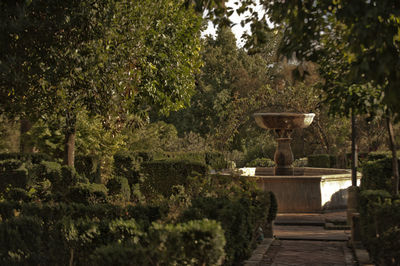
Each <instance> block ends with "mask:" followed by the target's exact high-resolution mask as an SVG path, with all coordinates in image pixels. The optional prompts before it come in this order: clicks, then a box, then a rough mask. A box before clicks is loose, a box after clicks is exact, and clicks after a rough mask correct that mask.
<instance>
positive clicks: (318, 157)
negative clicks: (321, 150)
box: [307, 154, 331, 168]
mask: <svg viewBox="0 0 400 266" xmlns="http://www.w3.org/2000/svg"><path fill="white" fill-rule="evenodd" d="M307 159H308V166H309V167H318V168H331V156H330V155H329V154H313V155H308V156H307Z"/></svg>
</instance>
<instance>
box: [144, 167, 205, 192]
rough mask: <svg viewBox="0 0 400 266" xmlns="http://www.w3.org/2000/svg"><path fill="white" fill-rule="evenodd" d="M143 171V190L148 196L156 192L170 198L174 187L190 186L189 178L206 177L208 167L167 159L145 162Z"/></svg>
mask: <svg viewBox="0 0 400 266" xmlns="http://www.w3.org/2000/svg"><path fill="white" fill-rule="evenodd" d="M141 171H142V173H143V175H144V176H145V181H144V182H143V184H142V187H141V188H142V189H143V192H144V193H145V194H146V195H147V196H151V195H150V194H152V193H154V192H155V193H159V194H161V195H163V196H165V197H169V196H170V195H171V193H172V188H173V186H176V185H183V186H186V185H188V177H190V176H192V175H195V174H198V175H200V176H205V175H206V174H207V172H208V167H207V165H205V164H202V163H198V162H191V161H186V160H172V159H166V160H159V161H151V162H144V163H143V164H142V168H141Z"/></svg>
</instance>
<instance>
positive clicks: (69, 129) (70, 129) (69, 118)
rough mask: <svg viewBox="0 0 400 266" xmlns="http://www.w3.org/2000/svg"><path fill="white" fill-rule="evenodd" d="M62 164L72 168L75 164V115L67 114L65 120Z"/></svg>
mask: <svg viewBox="0 0 400 266" xmlns="http://www.w3.org/2000/svg"><path fill="white" fill-rule="evenodd" d="M65 123H66V126H65V140H64V162H63V163H64V164H65V165H68V166H71V167H74V162H75V136H76V114H74V113H73V112H67V115H66V119H65Z"/></svg>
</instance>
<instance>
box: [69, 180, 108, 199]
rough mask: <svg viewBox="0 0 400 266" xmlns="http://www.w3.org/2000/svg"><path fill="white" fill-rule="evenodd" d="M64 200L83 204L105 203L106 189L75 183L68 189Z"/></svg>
mask: <svg viewBox="0 0 400 266" xmlns="http://www.w3.org/2000/svg"><path fill="white" fill-rule="evenodd" d="M65 199H66V200H67V201H70V202H76V203H84V204H94V203H105V202H106V201H107V188H106V187H105V186H104V185H103V184H87V183H77V184H76V185H74V186H71V187H69V189H68V191H67V194H66V195H65Z"/></svg>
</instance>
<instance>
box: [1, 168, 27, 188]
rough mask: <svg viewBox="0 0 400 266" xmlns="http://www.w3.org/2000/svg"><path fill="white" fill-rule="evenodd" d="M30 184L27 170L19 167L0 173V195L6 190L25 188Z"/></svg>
mask: <svg viewBox="0 0 400 266" xmlns="http://www.w3.org/2000/svg"><path fill="white" fill-rule="evenodd" d="M29 183H30V178H29V176H28V170H27V169H26V168H25V167H24V165H21V167H19V168H18V169H15V170H9V171H2V172H0V194H1V193H4V192H5V190H6V188H10V187H11V188H27V186H28V184H29Z"/></svg>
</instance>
